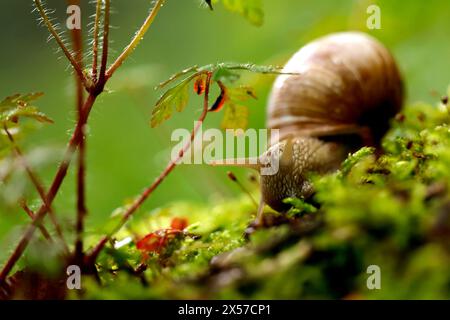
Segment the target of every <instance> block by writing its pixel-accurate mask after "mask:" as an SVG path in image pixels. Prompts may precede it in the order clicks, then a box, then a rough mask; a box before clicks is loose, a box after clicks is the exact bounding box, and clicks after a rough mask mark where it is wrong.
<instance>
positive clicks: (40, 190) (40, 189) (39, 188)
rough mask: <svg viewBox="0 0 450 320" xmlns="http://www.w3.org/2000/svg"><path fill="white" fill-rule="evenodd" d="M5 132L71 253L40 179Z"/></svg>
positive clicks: (9, 135)
mask: <svg viewBox="0 0 450 320" xmlns="http://www.w3.org/2000/svg"><path fill="white" fill-rule="evenodd" d="M3 130H4V131H5V133H6V135H7V137H8V139H9V141H10V142H11V146H12V148H13V150H14V152H15V154H16V157H17V159H18V160H19V162H20V164H21V165H22V167H23V168H24V169H25V171H26V172H27V174H28V177H29V178H30V180H31V182H32V183H33V185H34V187H35V188H36V190H37V192H38V194H39V196H40V198H41V200H42V203H43V205H44V206H45V207H46V209H47V211H48V213H49V216H50V219H51V221H52V223H53V225H54V226H55V230H56V234H57V235H58V237H59V239H60V240H61V243H62V244H63V246H64V250H65V251H66V253H67V252H69V247H68V246H67V243H66V241H65V239H64V235H63V232H62V229H61V226H60V225H59V222H58V220H57V219H56V216H55V213H54V211H53V209H52V207H51V205H50V204H49V203H48V201H47V199H46V195H45V188H44V186H43V185H42V183H41V181H40V179H39V178H38V177H37V176H36V174H35V173H34V172H33V170H32V169H31V167H30V165H29V164H28V161H27V160H26V159H25V156H24V155H23V153H22V151H21V150H20V148H19V146H18V145H17V144H16V141H15V140H14V137H13V136H12V134H11V133H10V132H9V130H8V128H7V127H6V125H5V126H4V127H3Z"/></svg>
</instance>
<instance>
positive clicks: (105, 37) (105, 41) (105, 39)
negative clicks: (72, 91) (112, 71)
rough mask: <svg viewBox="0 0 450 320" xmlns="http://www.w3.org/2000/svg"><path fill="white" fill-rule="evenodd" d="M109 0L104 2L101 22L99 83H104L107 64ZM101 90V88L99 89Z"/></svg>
mask: <svg viewBox="0 0 450 320" xmlns="http://www.w3.org/2000/svg"><path fill="white" fill-rule="evenodd" d="M110 9H111V2H110V0H105V19H104V22H103V50H102V62H101V64H100V78H99V83H100V84H104V83H106V65H107V63H108V46H109V19H110ZM101 90H103V88H101Z"/></svg>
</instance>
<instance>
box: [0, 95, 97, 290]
mask: <svg viewBox="0 0 450 320" xmlns="http://www.w3.org/2000/svg"><path fill="white" fill-rule="evenodd" d="M96 98H97V97H96V96H94V95H92V94H90V95H89V96H88V98H87V99H86V102H85V103H84V106H83V112H82V119H80V120H79V121H78V123H77V125H76V127H75V130H74V132H73V134H72V137H71V138H70V140H69V143H68V145H67V148H66V151H65V154H64V158H63V161H62V162H61V164H60V165H59V167H58V170H57V172H56V175H55V177H54V179H53V182H52V185H51V186H50V189H49V191H48V192H47V195H46V203H47V205H46V204H45V203H43V204H42V205H41V207H40V208H39V210H38V211H37V212H36V214H35V216H34V219H33V221H32V223H31V224H30V225H29V226H28V228H27V229H26V230H25V232H24V234H23V235H22V237H21V239H20V241H19V243H18V244H17V246H16V248H15V249H14V251H13V253H12V254H11V256H10V257H9V259H8V261H7V262H6V263H5V265H4V266H3V269H2V270H1V272H0V285H1V284H2V282H4V281H5V280H6V277H7V276H8V274H9V272H10V271H11V269H12V268H13V267H14V265H15V264H16V262H17V260H19V258H20V257H21V256H22V254H23V252H24V251H25V249H26V247H27V246H28V244H29V242H30V240H31V238H32V236H33V234H34V232H35V231H36V227H37V226H39V225H40V224H41V222H42V220H43V219H44V217H45V215H46V213H47V210H48V209H47V208H48V206H50V205H51V204H52V202H53V200H54V199H55V197H56V194H57V193H58V190H59V188H60V187H61V184H62V182H63V180H64V178H65V176H66V174H67V170H68V168H69V165H70V162H71V159H72V156H73V154H74V152H75V150H76V148H77V147H78V145H79V143H80V140H81V139H82V138H83V133H82V130H83V129H82V128H83V127H84V125H85V123H86V120H87V118H88V116H89V113H90V111H91V109H92V106H93V104H94V102H95V100H96Z"/></svg>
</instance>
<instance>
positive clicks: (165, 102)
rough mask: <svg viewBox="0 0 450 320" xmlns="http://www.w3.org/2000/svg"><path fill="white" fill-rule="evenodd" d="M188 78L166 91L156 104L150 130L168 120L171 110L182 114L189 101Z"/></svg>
mask: <svg viewBox="0 0 450 320" xmlns="http://www.w3.org/2000/svg"><path fill="white" fill-rule="evenodd" d="M190 80H191V79H190V78H188V79H186V80H184V81H182V82H181V83H179V84H178V85H176V86H174V87H172V88H170V89H169V90H167V91H166V92H165V93H164V94H163V95H162V96H161V98H160V99H159V100H158V102H157V103H156V106H155V109H154V110H153V112H152V118H151V121H150V124H151V126H152V128H154V127H157V126H159V125H160V124H161V123H163V122H164V121H165V120H168V119H170V117H171V116H172V114H173V109H175V110H176V111H178V112H182V111H183V110H184V108H185V107H186V105H187V103H188V101H189V86H188V84H189V82H190Z"/></svg>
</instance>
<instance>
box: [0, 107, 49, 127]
mask: <svg viewBox="0 0 450 320" xmlns="http://www.w3.org/2000/svg"><path fill="white" fill-rule="evenodd" d="M20 117H26V118H32V119H35V120H37V121H39V122H43V123H44V122H46V123H53V120H52V119H50V118H49V117H47V116H46V115H45V114H44V113H42V112H40V111H39V109H38V108H37V107H33V106H29V107H17V108H15V109H12V110H10V111H9V112H3V113H2V114H1V116H0V119H1V121H13V120H14V119H16V118H20Z"/></svg>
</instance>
